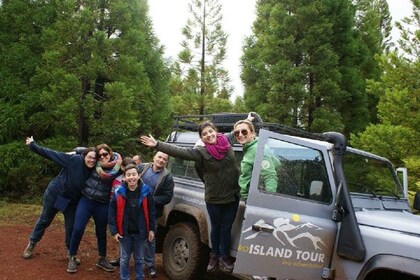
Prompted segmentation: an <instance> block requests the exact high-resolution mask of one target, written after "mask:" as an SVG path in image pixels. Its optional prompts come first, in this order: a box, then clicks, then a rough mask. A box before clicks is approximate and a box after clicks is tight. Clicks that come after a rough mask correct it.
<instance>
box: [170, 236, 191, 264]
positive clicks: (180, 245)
mask: <svg viewBox="0 0 420 280" xmlns="http://www.w3.org/2000/svg"><path fill="white" fill-rule="evenodd" d="M171 252H172V254H173V257H172V260H173V262H174V267H175V269H176V270H178V271H181V270H183V269H185V268H186V267H187V264H188V259H189V257H190V250H189V248H188V243H187V240H186V239H185V238H177V239H176V240H175V241H174V242H173V243H172V246H171Z"/></svg>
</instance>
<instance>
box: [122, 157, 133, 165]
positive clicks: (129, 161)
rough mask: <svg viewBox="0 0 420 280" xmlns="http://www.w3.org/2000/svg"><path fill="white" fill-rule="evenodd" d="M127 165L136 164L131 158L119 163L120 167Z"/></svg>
mask: <svg viewBox="0 0 420 280" xmlns="http://www.w3.org/2000/svg"><path fill="white" fill-rule="evenodd" d="M129 164H132V165H136V162H135V161H134V159H132V158H131V157H125V158H124V159H123V160H122V162H121V167H126V166H127V165H129Z"/></svg>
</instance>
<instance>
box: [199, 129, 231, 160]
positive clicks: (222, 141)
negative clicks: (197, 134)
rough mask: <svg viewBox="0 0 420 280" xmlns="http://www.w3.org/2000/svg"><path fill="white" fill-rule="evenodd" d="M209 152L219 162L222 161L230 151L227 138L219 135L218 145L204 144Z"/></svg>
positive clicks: (217, 138)
mask: <svg viewBox="0 0 420 280" xmlns="http://www.w3.org/2000/svg"><path fill="white" fill-rule="evenodd" d="M204 145H205V146H206V149H207V152H209V154H210V155H211V156H212V157H214V158H215V159H217V160H221V159H223V158H224V157H225V156H226V153H227V152H228V151H229V148H230V144H229V141H228V139H227V137H226V136H225V135H224V134H222V133H217V137H216V144H209V143H206V142H204Z"/></svg>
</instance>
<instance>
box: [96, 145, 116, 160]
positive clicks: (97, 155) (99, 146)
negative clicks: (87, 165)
mask: <svg viewBox="0 0 420 280" xmlns="http://www.w3.org/2000/svg"><path fill="white" fill-rule="evenodd" d="M102 149H103V150H105V151H107V152H108V153H109V155H110V159H111V160H113V159H114V153H113V152H112V150H111V148H110V147H109V146H108V145H107V144H99V145H98V146H96V158H98V159H99V151H100V150H102Z"/></svg>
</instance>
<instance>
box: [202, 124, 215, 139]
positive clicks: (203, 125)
mask: <svg viewBox="0 0 420 280" xmlns="http://www.w3.org/2000/svg"><path fill="white" fill-rule="evenodd" d="M206 127H211V128H213V129H214V130H215V131H216V132H217V128H216V127H215V126H214V124H213V123H211V122H209V121H205V122H203V123H201V124H200V125H199V126H198V134H199V135H200V138H201V133H202V132H203V130H204V129H205V128H206Z"/></svg>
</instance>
